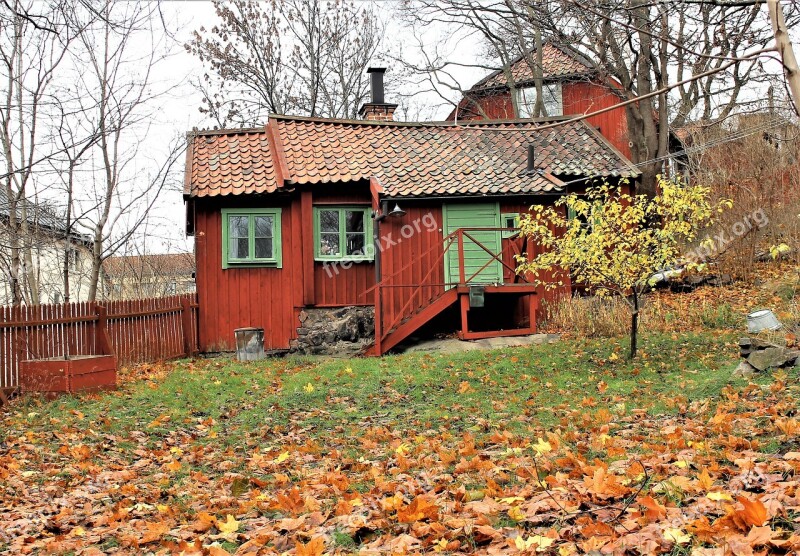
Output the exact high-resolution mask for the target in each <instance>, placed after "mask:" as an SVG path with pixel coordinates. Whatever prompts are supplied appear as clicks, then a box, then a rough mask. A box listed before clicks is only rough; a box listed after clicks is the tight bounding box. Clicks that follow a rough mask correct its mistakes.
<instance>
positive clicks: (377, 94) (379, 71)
mask: <svg viewBox="0 0 800 556" xmlns="http://www.w3.org/2000/svg"><path fill="white" fill-rule="evenodd" d="M367 73H368V74H369V76H370V93H371V96H372V100H371V101H370V102H371V103H372V104H384V99H383V74H384V73H386V68H369V69H368V70H367Z"/></svg>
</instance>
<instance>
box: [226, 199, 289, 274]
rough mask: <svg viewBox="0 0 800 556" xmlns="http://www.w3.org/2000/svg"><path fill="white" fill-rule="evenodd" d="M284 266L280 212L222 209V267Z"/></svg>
mask: <svg viewBox="0 0 800 556" xmlns="http://www.w3.org/2000/svg"><path fill="white" fill-rule="evenodd" d="M248 265H249V266H275V267H278V268H280V267H281V210H280V209H223V210H222V268H232V267H236V266H248Z"/></svg>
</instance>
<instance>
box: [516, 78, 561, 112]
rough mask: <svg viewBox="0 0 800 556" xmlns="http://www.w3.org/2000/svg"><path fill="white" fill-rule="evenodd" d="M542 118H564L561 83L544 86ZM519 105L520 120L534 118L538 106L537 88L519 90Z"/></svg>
mask: <svg viewBox="0 0 800 556" xmlns="http://www.w3.org/2000/svg"><path fill="white" fill-rule="evenodd" d="M542 103H543V108H544V113H543V114H542V116H563V115H564V103H563V102H562V97H561V83H544V84H542ZM517 104H518V106H519V117H520V118H533V117H534V112H533V109H534V107H535V106H536V87H525V88H522V89H518V90H517Z"/></svg>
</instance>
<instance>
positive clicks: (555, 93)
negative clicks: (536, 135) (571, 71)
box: [542, 83, 564, 116]
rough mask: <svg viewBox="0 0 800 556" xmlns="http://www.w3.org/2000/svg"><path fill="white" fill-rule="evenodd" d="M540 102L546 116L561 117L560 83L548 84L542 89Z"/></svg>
mask: <svg viewBox="0 0 800 556" xmlns="http://www.w3.org/2000/svg"><path fill="white" fill-rule="evenodd" d="M542 100H543V101H544V109H545V111H546V112H547V115H548V116H562V115H563V112H564V110H563V108H562V103H561V83H550V84H549V85H545V86H544V87H543V88H542Z"/></svg>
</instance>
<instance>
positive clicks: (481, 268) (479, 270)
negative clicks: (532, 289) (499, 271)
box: [459, 228, 527, 284]
mask: <svg viewBox="0 0 800 556" xmlns="http://www.w3.org/2000/svg"><path fill="white" fill-rule="evenodd" d="M459 230H462V231H463V230H464V228H459ZM463 235H465V236H467V237H468V238H469V239H471V240H472V242H473V243H474V244H475V245H477V246H478V247H480V248H481V249H483V250H484V251H486V252H487V253H489V254H490V255H491V256H492V259H495V260H497V261H500V264H501V265H503V266H504V267H506V268H507V269H509V270H510V271H512V272H516V271H517V269H516V268H514V267H512V266H509V265H508V264H506V262H505V261H504V260H503V259H501V258H500V256H502V254H503V253H502V251H501V252H500V256H498V255H497V254H495V253H492V252H491V251H489V248H488V247H486V246H485V245H484V244H482V243H481V242H480V241H478V240H477V239H475V238H474V237H472V236H471V235H469V234H468V233H466V232H464V234H463ZM492 259H490V260H489V261H487V262H486V264H484V265H483V266H482V267H480V268H479V269H478V271H477V272H474V273H473V274H472V275H471V276H470V277H469V279H468V280H464V282H463V283H465V284H466V283H467V282H469V281H470V280H472V279H473V278H475V277H476V276H477V275H478V274H480V273H481V272H483V269H485V268H486V267H488V266H489V265H490V264H492V262H494V261H493V260H492ZM463 262H464V261H463V257H462V258H460V260H459V265H461V264H462V263H463ZM522 279H523V280H525V277H524V276H523V277H522ZM525 281H526V282H527V280H525Z"/></svg>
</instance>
